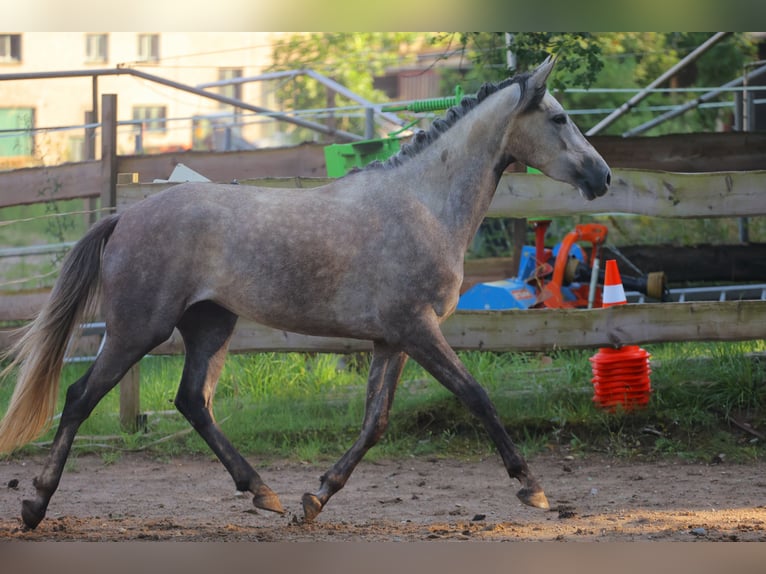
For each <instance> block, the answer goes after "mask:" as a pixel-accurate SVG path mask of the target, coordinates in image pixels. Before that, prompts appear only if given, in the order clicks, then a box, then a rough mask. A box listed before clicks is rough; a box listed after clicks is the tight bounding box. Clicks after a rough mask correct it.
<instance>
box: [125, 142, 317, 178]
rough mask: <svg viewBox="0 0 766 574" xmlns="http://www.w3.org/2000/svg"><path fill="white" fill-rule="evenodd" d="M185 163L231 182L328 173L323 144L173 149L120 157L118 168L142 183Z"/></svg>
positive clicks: (206, 175)
mask: <svg viewBox="0 0 766 574" xmlns="http://www.w3.org/2000/svg"><path fill="white" fill-rule="evenodd" d="M178 163H183V164H184V165H186V166H188V167H190V168H191V169H193V170H194V171H196V172H198V173H201V174H202V175H204V176H205V177H207V178H208V179H210V180H212V181H218V182H229V181H232V180H233V179H237V180H243V179H247V178H256V177H317V176H322V177H323V176H326V175H327V171H326V168H325V160H324V146H321V145H318V144H301V145H297V146H292V147H285V148H266V149H259V150H250V151H230V152H198V151H187V152H173V153H164V154H155V155H132V156H120V157H119V159H118V164H119V171H121V172H136V173H138V174H140V176H141V181H142V182H151V181H154V180H155V179H167V177H168V176H169V175H170V173H171V172H172V171H173V168H175V166H176V164H178Z"/></svg>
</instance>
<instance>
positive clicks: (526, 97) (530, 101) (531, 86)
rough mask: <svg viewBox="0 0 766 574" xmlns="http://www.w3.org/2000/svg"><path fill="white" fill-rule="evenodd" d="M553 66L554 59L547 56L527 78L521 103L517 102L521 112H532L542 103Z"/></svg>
mask: <svg viewBox="0 0 766 574" xmlns="http://www.w3.org/2000/svg"><path fill="white" fill-rule="evenodd" d="M555 64H556V58H554V57H553V56H548V57H547V58H546V59H545V61H544V62H543V63H542V64H540V65H539V66H537V68H535V69H534V70H533V71H532V73H531V74H530V75H529V76H528V77H527V82H526V89H525V90H524V92H523V95H522V100H521V102H519V104H520V106H521V109H522V110H524V111H528V110H533V109H535V108H536V107H537V106H539V105H540V102H542V100H543V98H544V97H545V92H546V90H547V89H548V88H547V85H546V82H547V80H548V76H549V75H550V73H551V70H552V69H553V66H554V65H555Z"/></svg>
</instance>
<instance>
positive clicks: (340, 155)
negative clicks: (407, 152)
mask: <svg viewBox="0 0 766 574" xmlns="http://www.w3.org/2000/svg"><path fill="white" fill-rule="evenodd" d="M400 146H401V144H400V141H399V139H398V138H383V139H375V140H365V141H359V142H352V143H347V144H331V145H328V146H325V148H324V159H325V164H326V165H327V177H341V176H344V175H346V174H347V173H348V172H349V171H350V170H351V169H353V168H355V167H364V166H365V165H367V164H368V163H371V162H373V161H375V160H376V159H379V160H381V161H384V160H387V159H388V158H389V157H391V156H392V155H394V154H396V153H397V152H398V151H399V148H400Z"/></svg>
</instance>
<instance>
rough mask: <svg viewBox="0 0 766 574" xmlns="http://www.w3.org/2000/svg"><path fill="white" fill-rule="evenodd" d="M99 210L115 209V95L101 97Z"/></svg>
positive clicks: (109, 210) (110, 210) (111, 210)
mask: <svg viewBox="0 0 766 574" xmlns="http://www.w3.org/2000/svg"><path fill="white" fill-rule="evenodd" d="M101 176H102V178H103V184H102V187H101V209H103V210H105V211H104V212H103V213H104V214H106V213H107V210H108V212H110V213H112V212H114V210H115V209H116V207H117V94H103V95H102V96H101Z"/></svg>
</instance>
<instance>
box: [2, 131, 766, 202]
mask: <svg viewBox="0 0 766 574" xmlns="http://www.w3.org/2000/svg"><path fill="white" fill-rule="evenodd" d="M589 139H590V141H591V143H592V144H593V145H594V146H595V147H596V149H597V150H599V152H600V153H601V154H602V155H603V156H604V158H605V159H606V161H607V162H608V163H609V165H610V166H612V168H613V169H620V168H627V169H647V170H663V171H670V172H717V171H757V170H765V169H766V134H764V133H758V132H753V133H736V132H730V133H715V134H671V135H664V136H657V137H637V138H622V137H618V136H594V137H592V138H589ZM179 162H180V163H184V164H185V165H188V166H189V167H191V168H192V169H194V170H195V171H198V172H199V173H202V174H204V175H206V176H207V177H208V178H210V179H211V180H213V181H220V182H226V181H231V180H232V179H238V180H243V179H248V178H260V177H291V176H294V177H324V176H325V175H326V171H325V161H324V146H323V145H321V144H301V145H298V146H293V147H285V148H268V149H259V150H249V151H237V152H196V151H186V152H172V153H166V154H156V155H135V156H119V157H118V158H117V164H118V168H117V169H118V170H119V171H120V172H136V173H139V174H140V176H141V181H144V182H150V181H153V180H154V179H157V178H159V179H162V178H167V177H168V175H169V174H170V173H171V172H172V171H173V168H174V167H175V166H176V164H177V163H179ZM99 164H100V162H94V161H87V162H82V163H75V164H63V165H60V166H50V167H34V168H25V169H16V170H13V171H7V172H2V173H0V189H2V190H3V193H2V194H0V207H7V206H10V205H23V204H30V203H38V202H39V199H40V197H39V194H40V193H46V192H49V190H51V189H53V188H54V187H55V191H56V193H55V195H56V198H57V199H71V198H79V197H94V196H98V192H99V189H100V187H99V185H100V169H101V168H100V167H99Z"/></svg>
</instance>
